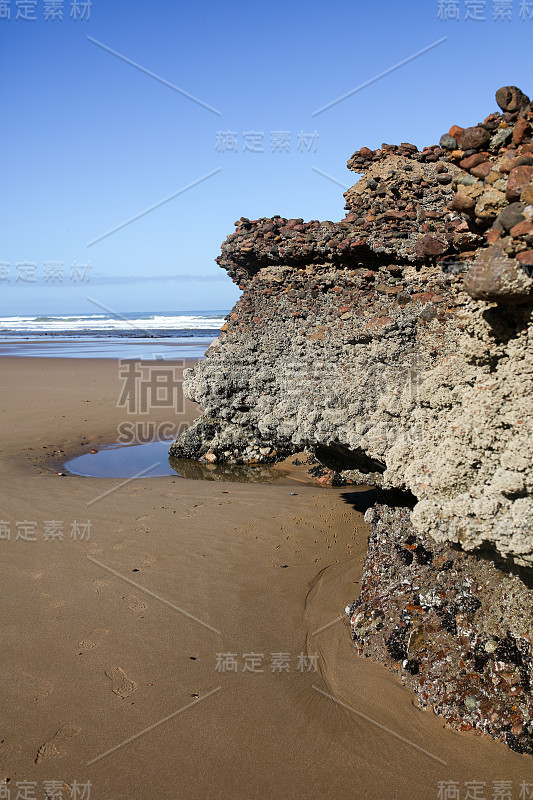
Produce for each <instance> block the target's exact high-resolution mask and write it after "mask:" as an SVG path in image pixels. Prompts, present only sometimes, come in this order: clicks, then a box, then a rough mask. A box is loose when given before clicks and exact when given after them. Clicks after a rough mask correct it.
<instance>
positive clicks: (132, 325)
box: [85, 295, 150, 337]
mask: <svg viewBox="0 0 533 800" xmlns="http://www.w3.org/2000/svg"><path fill="white" fill-rule="evenodd" d="M85 299H86V300H88V301H89V303H92V304H93V305H95V306H98V308H101V309H102V310H103V311H107V312H109V314H112V315H113V316H114V317H116V318H117V319H119V320H121V321H122V322H125V323H126V325H129V326H130V328H133V330H134V331H140V332H141V333H145V334H146V336H148V337H149V336H150V333H149V331H147V330H146V328H139V326H138V325H134V324H133V322H132V321H131V320H129V319H126V317H125V316H124V315H123V314H119V312H118V311H113V309H112V308H109V306H105V305H104V304H103V303H99V302H98V300H95V299H94V297H90V296H89V295H86V296H85Z"/></svg>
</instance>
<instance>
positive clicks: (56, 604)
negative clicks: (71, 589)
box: [41, 592, 65, 608]
mask: <svg viewBox="0 0 533 800" xmlns="http://www.w3.org/2000/svg"><path fill="white" fill-rule="evenodd" d="M41 597H42V598H44V599H49V598H50V594H49V592H41ZM64 605H65V601H64V600H53V599H50V606H51V608H61V606H64Z"/></svg>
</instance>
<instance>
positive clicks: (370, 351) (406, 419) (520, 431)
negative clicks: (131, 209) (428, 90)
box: [171, 87, 533, 565]
mask: <svg viewBox="0 0 533 800" xmlns="http://www.w3.org/2000/svg"><path fill="white" fill-rule="evenodd" d="M497 100H498V103H499V104H500V107H501V108H502V113H499V112H498V113H492V114H490V115H489V116H488V117H487V118H486V119H485V120H484V121H483V122H480V123H479V124H478V125H474V126H471V127H468V128H460V127H459V126H457V125H454V126H453V127H452V128H451V129H450V131H449V132H448V133H446V134H444V135H443V136H442V138H441V143H440V145H438V146H432V147H427V148H424V150H422V151H421V152H419V151H418V150H417V148H416V147H415V146H414V145H412V144H408V143H403V144H401V145H399V146H394V145H388V144H383V145H382V147H381V148H380V149H378V150H375V151H372V150H370V149H368V148H365V147H363V148H361V149H360V150H358V151H357V152H356V153H354V155H353V156H352V157H351V158H350V160H349V162H348V166H349V168H350V169H352V170H353V171H355V172H357V173H363V177H362V178H361V179H360V180H358V182H357V183H356V184H355V185H354V186H353V187H352V188H351V189H349V190H348V191H347V192H346V193H345V197H346V209H347V214H346V216H345V218H344V220H342V221H341V222H336V223H335V222H331V221H323V222H319V221H317V220H311V221H310V222H304V221H303V220H302V219H291V220H287V219H285V218H283V217H279V216H276V217H273V218H271V219H266V218H262V219H258V220H248V219H246V218H241V219H240V220H239V221H238V222H237V223H236V231H235V232H234V233H233V234H231V235H230V236H228V238H227V240H226V241H225V242H224V244H223V245H222V254H221V256H220V257H219V258H218V259H217V261H218V263H219V264H220V266H221V267H223V268H224V269H226V270H227V272H228V273H229V275H230V276H231V277H232V278H233V280H234V281H236V282H237V283H238V284H239V286H240V288H241V289H242V290H243V294H242V296H241V298H240V300H239V301H238V303H237V305H236V306H235V308H234V309H233V310H232V312H231V314H230V315H229V316H228V318H227V322H226V324H225V325H224V328H223V331H222V335H221V337H220V338H219V339H217V340H216V342H214V344H213V345H212V346H211V347H210V348H209V350H208V351H207V354H206V355H207V358H206V360H205V361H203V362H201V363H199V364H198V365H197V366H196V367H195V368H194V369H193V370H192V371H189V372H188V374H187V377H186V386H185V390H186V393H187V394H188V396H189V397H190V398H191V399H193V400H196V401H197V402H198V403H199V404H200V405H201V406H202V408H203V410H204V412H205V415H206V416H205V418H201V419H200V420H199V421H198V422H197V424H196V425H195V428H194V431H193V432H191V433H186V434H184V436H183V437H182V438H181V440H178V441H177V442H176V443H175V444H174V445H173V446H172V448H171V453H173V454H174V455H175V456H177V457H189V458H191V457H192V458H198V459H202V460H204V461H208V462H211V463H213V462H229V463H268V462H272V461H276V460H279V459H281V458H284V457H285V456H287V455H288V454H290V453H292V452H296V451H297V450H299V449H302V448H303V447H307V448H311V449H314V450H315V452H317V455H318V453H319V455H318V457H319V458H320V460H321V461H322V463H323V464H325V466H327V467H331V468H333V469H336V470H339V469H341V470H342V469H344V470H352V471H356V472H358V473H365V474H366V475H368V479H367V482H371V483H376V484H381V485H382V486H383V487H385V488H386V487H394V488H400V489H406V490H410V491H411V492H412V493H413V494H414V495H415V497H416V498H417V499H418V503H417V505H416V507H415V509H414V512H413V524H414V526H415V527H416V529H417V530H418V531H419V532H420V533H422V534H431V535H432V536H433V537H434V538H435V539H437V540H438V541H442V542H455V543H459V544H460V545H461V546H462V547H463V548H464V549H466V550H474V549H476V548H478V547H479V546H481V545H484V546H485V545H490V546H491V547H493V548H494V549H495V550H496V551H498V552H499V553H500V554H501V555H503V556H505V557H510V558H512V559H514V560H515V561H516V562H517V563H518V564H522V565H532V564H533V474H532V471H531V469H530V463H531V457H532V453H533V414H532V413H531V404H532V390H533V324H532V310H533V278H532V270H533V139H532V134H533V131H532V124H533V110H532V106H531V105H530V103H529V100H528V99H527V98H526V97H525V95H523V94H522V93H521V92H520V90H518V89H517V88H516V87H503V88H502V89H500V90H498V93H497Z"/></svg>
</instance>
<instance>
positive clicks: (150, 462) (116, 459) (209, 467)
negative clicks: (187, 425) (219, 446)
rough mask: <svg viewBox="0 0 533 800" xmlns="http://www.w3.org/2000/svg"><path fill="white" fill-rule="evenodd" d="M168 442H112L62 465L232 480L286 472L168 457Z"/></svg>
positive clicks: (109, 474) (116, 473)
mask: <svg viewBox="0 0 533 800" xmlns="http://www.w3.org/2000/svg"><path fill="white" fill-rule="evenodd" d="M170 444H171V442H169V441H167V442H149V443H148V444H134V445H111V446H109V447H104V448H102V449H101V450H98V452H97V453H86V454H85V455H83V456H78V457H77V458H72V459H71V460H70V461H67V462H66V463H65V468H66V469H68V471H69V472H70V473H72V474H73V475H81V476H83V477H87V478H161V477H168V476H169V475H174V476H176V475H178V476H179V477H180V478H190V479H192V480H203V481H231V482H235V483H249V482H253V483H273V482H274V481H276V480H278V479H279V478H283V477H284V476H285V475H287V474H288V473H287V472H286V471H284V470H281V469H277V468H275V467H271V466H267V465H265V464H263V465H258V466H250V467H249V466H242V467H235V466H229V465H228V464H203V463H200V462H199V461H189V460H187V459H184V458H169V455H168V448H169V447H170Z"/></svg>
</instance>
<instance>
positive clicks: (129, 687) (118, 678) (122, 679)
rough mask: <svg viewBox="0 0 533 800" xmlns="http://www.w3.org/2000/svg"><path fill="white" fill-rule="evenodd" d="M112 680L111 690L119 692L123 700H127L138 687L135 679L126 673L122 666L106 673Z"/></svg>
mask: <svg viewBox="0 0 533 800" xmlns="http://www.w3.org/2000/svg"><path fill="white" fill-rule="evenodd" d="M105 674H106V675H107V677H108V678H110V680H111V682H112V686H111V691H112V692H114V693H115V694H117V695H118V696H119V697H120V698H121V700H125V699H126V697H129V696H130V694H133V692H134V691H135V689H136V688H137V684H136V683H135V681H132V680H131V678H128V676H127V675H126V673H125V672H124V670H123V669H121V668H120V667H116V668H115V669H113V670H109V672H106V673H105Z"/></svg>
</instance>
